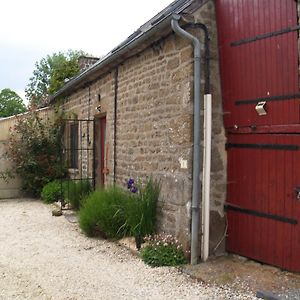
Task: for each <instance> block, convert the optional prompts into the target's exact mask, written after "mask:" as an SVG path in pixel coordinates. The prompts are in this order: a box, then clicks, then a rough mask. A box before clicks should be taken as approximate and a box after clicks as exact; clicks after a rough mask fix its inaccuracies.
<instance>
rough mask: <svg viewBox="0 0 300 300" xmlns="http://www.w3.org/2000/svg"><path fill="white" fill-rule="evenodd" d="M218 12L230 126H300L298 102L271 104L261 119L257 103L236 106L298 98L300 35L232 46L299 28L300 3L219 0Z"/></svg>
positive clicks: (225, 110)
mask: <svg viewBox="0 0 300 300" xmlns="http://www.w3.org/2000/svg"><path fill="white" fill-rule="evenodd" d="M216 6H217V23H218V35H219V52H220V65H221V79H222V93H223V102H224V120H225V126H226V127H227V128H229V127H232V126H234V125H237V126H239V127H243V126H250V125H256V126H260V125H284V124H298V123H299V103H298V102H299V98H297V99H290V100H280V101H270V102H268V103H267V105H266V108H267V112H268V113H267V115H266V116H259V115H258V114H257V113H256V110H255V106H256V103H251V104H242V105H238V103H237V101H244V100H255V99H258V98H264V97H273V96H282V95H291V94H297V93H299V85H298V48H297V40H298V36H297V31H293V32H289V33H285V34H282V35H277V36H274V37H268V38H265V39H262V40H257V41H254V42H250V43H244V44H241V45H238V46H232V45H231V43H233V42H237V41H240V40H241V39H247V38H252V37H255V36H257V35H261V34H265V33H270V32H274V31H280V30H282V29H286V28H288V27H292V26H296V25H297V10H296V2H295V1H294V0H251V1H243V0H218V1H216Z"/></svg>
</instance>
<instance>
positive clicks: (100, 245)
mask: <svg viewBox="0 0 300 300" xmlns="http://www.w3.org/2000/svg"><path fill="white" fill-rule="evenodd" d="M51 210H52V207H51V206H47V205H45V204H43V203H41V202H39V201H35V200H30V199H23V200H6V201H0V299H5V300H7V299H173V300H174V299H256V298H254V297H253V296H252V297H251V296H250V295H246V294H238V293H237V292H234V291H231V290H228V289H222V288H216V287H210V286H205V285H202V284H201V283H197V282H195V281H193V280H192V279H190V278H189V277H187V276H186V275H183V274H180V273H179V271H178V270H177V269H176V268H150V267H148V266H146V265H145V264H144V263H143V262H142V261H141V260H140V259H139V258H137V257H135V256H134V255H132V254H131V253H130V252H129V251H128V250H126V249H125V248H123V247H121V246H118V245H117V244H114V243H111V242H108V241H106V240H100V239H90V238H86V237H85V236H84V235H83V234H82V233H81V231H80V229H79V228H78V224H74V223H70V222H68V221H67V220H66V218H64V217H52V215H51Z"/></svg>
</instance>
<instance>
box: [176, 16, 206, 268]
mask: <svg viewBox="0 0 300 300" xmlns="http://www.w3.org/2000/svg"><path fill="white" fill-rule="evenodd" d="M179 20H180V16H179V15H177V14H174V15H173V16H172V20H171V26H172V29H173V30H174V32H175V33H177V34H178V35H180V36H182V37H184V38H186V39H189V40H190V41H191V42H192V43H193V46H194V146H193V191H192V231H191V264H192V265H195V264H197V262H198V252H199V251H198V248H199V247H198V245H199V198H200V164H201V160H200V135H201V130H200V126H201V124H200V97H201V95H200V78H201V65H200V41H199V40H198V39H197V38H196V37H195V36H193V35H191V34H190V33H189V32H187V31H185V30H183V29H182V28H181V27H180V26H179V24H178V21H179Z"/></svg>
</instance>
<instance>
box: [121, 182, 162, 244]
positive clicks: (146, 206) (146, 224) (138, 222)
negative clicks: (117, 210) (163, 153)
mask: <svg viewBox="0 0 300 300" xmlns="http://www.w3.org/2000/svg"><path fill="white" fill-rule="evenodd" d="M127 188H128V190H129V191H130V192H131V193H130V194H131V196H130V197H129V199H128V201H127V207H126V225H128V227H129V233H130V235H131V236H134V237H135V240H136V246H137V249H140V247H141V243H142V240H143V238H144V237H145V236H146V235H150V234H154V233H155V223H156V209H157V201H158V197H159V193H160V184H159V182H157V181H156V180H153V179H152V178H150V179H149V180H148V181H147V182H146V184H145V185H144V186H142V185H139V184H135V182H134V180H133V179H132V178H130V179H129V180H128V182H127Z"/></svg>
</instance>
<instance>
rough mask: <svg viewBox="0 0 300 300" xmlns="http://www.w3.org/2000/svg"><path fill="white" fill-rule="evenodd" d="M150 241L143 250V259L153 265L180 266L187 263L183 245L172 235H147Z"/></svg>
mask: <svg viewBox="0 0 300 300" xmlns="http://www.w3.org/2000/svg"><path fill="white" fill-rule="evenodd" d="M145 241H146V242H147V243H148V244H147V246H146V247H144V248H143V249H142V251H141V257H142V260H143V261H144V262H145V263H146V264H148V265H150V266H151V267H161V266H178V265H182V264H186V263H187V259H186V257H185V255H184V251H183V248H182V245H181V244H180V243H179V242H178V240H177V239H176V238H175V237H173V236H172V235H159V234H157V235H153V236H147V237H145Z"/></svg>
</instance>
